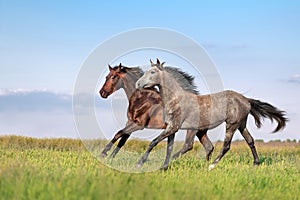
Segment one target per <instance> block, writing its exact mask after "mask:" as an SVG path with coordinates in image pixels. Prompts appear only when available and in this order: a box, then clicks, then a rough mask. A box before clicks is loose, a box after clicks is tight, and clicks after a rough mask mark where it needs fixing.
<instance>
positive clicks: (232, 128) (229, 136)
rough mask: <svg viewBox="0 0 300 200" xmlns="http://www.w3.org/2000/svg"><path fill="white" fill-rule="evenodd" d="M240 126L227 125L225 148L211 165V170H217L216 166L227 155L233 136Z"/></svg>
mask: <svg viewBox="0 0 300 200" xmlns="http://www.w3.org/2000/svg"><path fill="white" fill-rule="evenodd" d="M237 128H238V126H237V125H236V124H226V134H225V139H224V143H223V147H222V149H221V151H220V153H219V155H218V156H217V158H216V159H215V160H214V162H213V163H212V164H210V165H209V168H208V169H209V170H212V169H213V168H215V166H216V164H217V163H218V162H219V161H220V160H221V159H222V157H223V156H224V155H225V154H226V153H227V151H228V150H229V149H230V144H231V140H232V136H233V134H234V132H235V131H236V130H237Z"/></svg>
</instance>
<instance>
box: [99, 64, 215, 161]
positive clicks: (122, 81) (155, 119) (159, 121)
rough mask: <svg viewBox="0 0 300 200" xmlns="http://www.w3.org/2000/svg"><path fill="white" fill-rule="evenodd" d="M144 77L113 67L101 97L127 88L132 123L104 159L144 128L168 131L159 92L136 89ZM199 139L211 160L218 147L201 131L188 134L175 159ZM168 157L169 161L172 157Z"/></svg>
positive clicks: (118, 135)
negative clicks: (215, 147)
mask: <svg viewBox="0 0 300 200" xmlns="http://www.w3.org/2000/svg"><path fill="white" fill-rule="evenodd" d="M143 74H144V73H143V71H142V70H141V69H140V68H139V67H133V68H129V67H125V66H122V65H121V63H120V65H119V66H115V67H113V68H112V67H111V66H109V74H108V75H107V76H106V81H105V83H104V85H103V86H102V88H101V90H100V91H99V93H100V95H101V97H103V98H107V97H108V96H109V95H111V94H112V93H114V92H115V91H117V90H119V89H120V88H123V89H124V90H125V93H126V96H127V98H128V101H129V107H128V110H127V118H128V121H127V123H126V127H125V128H123V129H122V130H120V131H118V132H117V133H116V134H115V136H114V137H113V139H112V140H111V141H110V142H109V143H108V144H107V145H106V147H105V148H104V150H103V151H102V153H101V156H102V157H105V156H107V152H108V151H109V150H110V149H111V147H112V146H113V144H114V143H115V142H116V141H117V140H118V139H119V138H121V139H120V141H119V143H118V145H117V147H116V148H115V149H114V151H113V153H112V154H111V156H112V157H114V156H115V155H116V154H117V153H118V152H119V150H120V148H122V146H123V145H124V144H125V143H126V141H127V139H128V138H129V137H130V134H131V133H132V132H134V131H137V130H142V129H144V128H149V129H164V128H165V127H166V124H165V122H164V120H163V107H162V100H161V97H160V94H159V92H158V91H157V90H156V89H155V88H148V89H142V90H136V89H135V84H136V81H137V80H138V79H139V78H140V77H141V76H142V75H143ZM187 81H188V82H189V84H191V85H192V82H193V78H192V77H189V80H187ZM195 135H196V136H197V137H198V139H199V141H200V142H201V144H202V145H203V147H204V148H205V151H206V159H207V160H209V158H210V155H211V153H212V151H213V149H214V147H213V145H212V143H211V141H210V140H209V138H208V137H207V135H206V132H204V131H198V130H187V134H186V138H185V143H184V145H183V147H182V149H181V150H180V151H178V152H177V153H176V154H174V156H173V158H177V157H178V156H180V155H182V154H184V153H186V152H187V151H189V150H191V149H192V148H193V143H194V138H195ZM168 142H174V137H173V138H168ZM167 157H168V160H169V159H170V155H168V156H167Z"/></svg>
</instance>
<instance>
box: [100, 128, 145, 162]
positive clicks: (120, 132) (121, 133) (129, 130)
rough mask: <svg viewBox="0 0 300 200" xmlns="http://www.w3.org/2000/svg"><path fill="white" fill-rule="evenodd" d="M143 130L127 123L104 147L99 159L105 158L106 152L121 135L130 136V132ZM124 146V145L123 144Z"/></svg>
mask: <svg viewBox="0 0 300 200" xmlns="http://www.w3.org/2000/svg"><path fill="white" fill-rule="evenodd" d="M141 129H143V128H142V127H140V126H138V125H136V124H135V123H133V122H127V125H126V127H125V128H123V129H122V130H119V131H118V132H117V133H116V134H115V136H114V137H113V139H112V140H111V141H110V142H109V143H108V144H107V145H106V146H105V148H104V149H103V151H102V152H101V157H106V156H107V152H108V151H109V150H110V149H111V147H112V146H113V144H114V143H115V142H116V141H117V140H118V139H119V138H120V137H122V136H123V135H125V134H128V135H130V134H131V133H132V132H134V131H137V130H141ZM123 145H124V144H123Z"/></svg>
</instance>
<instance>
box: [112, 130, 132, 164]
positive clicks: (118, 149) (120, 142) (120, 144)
mask: <svg viewBox="0 0 300 200" xmlns="http://www.w3.org/2000/svg"><path fill="white" fill-rule="evenodd" d="M129 137H130V134H125V135H122V137H121V139H120V141H119V143H118V145H117V147H116V148H115V149H114V151H113V152H112V153H111V155H110V157H112V158H114V157H115V156H116V155H117V153H118V152H119V151H120V149H121V148H122V147H123V146H124V144H125V143H126V141H127V140H128V138H129Z"/></svg>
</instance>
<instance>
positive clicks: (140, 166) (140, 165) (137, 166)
mask: <svg viewBox="0 0 300 200" xmlns="http://www.w3.org/2000/svg"><path fill="white" fill-rule="evenodd" d="M142 166H143V165H142V164H141V163H138V164H136V166H135V167H136V168H142Z"/></svg>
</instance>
